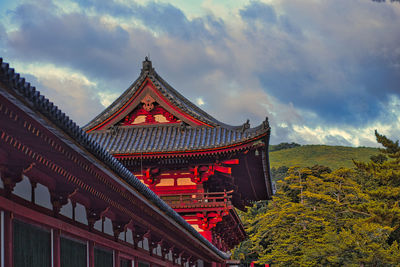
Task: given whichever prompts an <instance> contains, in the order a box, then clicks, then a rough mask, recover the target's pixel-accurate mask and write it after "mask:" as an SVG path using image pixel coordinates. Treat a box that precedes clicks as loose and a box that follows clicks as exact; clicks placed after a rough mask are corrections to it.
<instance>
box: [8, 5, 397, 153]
mask: <svg viewBox="0 0 400 267" xmlns="http://www.w3.org/2000/svg"><path fill="white" fill-rule="evenodd" d="M399 25H400V4H399V3H390V2H386V3H376V2H373V1H370V0H351V1H349V0H264V1H261V0H260V1H248V0H243V1H242V0H235V1H233V0H203V1H200V0H176V1H145V0H114V1H113V0H81V1H80V0H57V1H55V0H54V1H52V0H32V1H31V0H1V1H0V56H1V57H3V59H4V60H5V61H6V62H9V63H10V65H11V66H12V67H14V68H15V69H16V70H17V71H18V72H20V73H21V74H22V75H23V76H24V77H25V78H26V79H27V80H28V81H29V82H31V84H33V85H35V86H36V87H37V88H38V89H39V90H40V91H41V92H42V93H43V94H44V95H46V96H47V97H48V98H50V99H51V100H52V101H53V102H55V104H56V105H58V106H59V107H60V108H61V109H62V110H63V111H65V112H66V113H67V114H69V115H70V117H71V118H72V119H73V120H75V121H76V122H77V123H78V124H79V125H81V126H83V125H85V124H86V123H87V122H88V121H89V120H90V119H91V118H93V117H94V116H95V115H97V114H98V113H99V112H101V111H102V110H103V109H104V108H105V107H106V106H107V105H108V104H110V103H111V101H113V100H114V99H115V98H116V97H117V96H119V95H120V94H121V93H122V92H123V91H124V90H125V89H126V88H127V87H129V85H130V84H131V83H132V82H133V81H134V80H135V79H136V78H137V77H138V75H139V72H140V68H141V64H142V63H141V62H142V60H143V59H144V57H145V56H146V55H150V58H151V60H152V61H153V66H154V67H155V69H156V71H157V72H158V73H159V74H160V75H161V76H162V77H163V78H164V79H165V80H167V81H168V82H169V83H170V84H171V85H172V86H173V87H174V88H175V89H177V90H178V91H179V92H181V93H182V94H183V95H185V96H186V97H188V98H189V99H190V100H191V101H193V102H194V103H196V104H198V105H200V106H201V108H203V109H204V110H206V111H207V112H209V113H210V114H211V115H213V116H215V117H216V118H217V119H219V120H221V121H224V122H226V123H229V124H233V125H239V124H242V123H243V122H245V121H246V119H250V122H251V124H252V126H256V125H258V124H259V123H261V121H262V120H264V119H265V117H266V116H268V117H269V120H270V123H271V126H272V129H273V130H272V140H271V143H272V144H277V143H279V142H298V143H301V144H330V145H351V146H376V142H375V139H374V135H373V131H374V130H375V129H378V131H379V132H381V133H383V134H386V135H387V136H389V137H390V138H392V139H396V140H397V139H400V27H399Z"/></svg>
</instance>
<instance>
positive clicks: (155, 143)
mask: <svg viewBox="0 0 400 267" xmlns="http://www.w3.org/2000/svg"><path fill="white" fill-rule="evenodd" d="M267 130H269V127H268V126H267V125H265V126H263V125H261V126H259V127H257V128H253V129H248V130H242V129H232V128H225V127H219V126H218V127H213V128H211V127H207V126H202V127H191V126H179V125H168V124H166V125H158V126H153V127H149V126H147V127H146V126H126V127H118V128H113V129H111V130H105V131H94V132H90V133H89V135H90V136H91V138H92V140H93V141H95V142H97V143H98V144H100V145H101V146H102V147H103V148H105V149H106V150H107V151H108V152H110V153H112V154H124V153H142V152H167V151H185V150H191V151H193V150H199V149H201V150H204V149H213V148H214V149H215V148H218V147H226V146H230V145H234V144H238V143H243V142H246V141H249V140H251V139H254V138H257V137H258V136H261V135H262V134H263V133H265V132H266V131H267Z"/></svg>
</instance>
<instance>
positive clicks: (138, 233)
mask: <svg viewBox="0 0 400 267" xmlns="http://www.w3.org/2000/svg"><path fill="white" fill-rule="evenodd" d="M147 232H148V231H147V230H146V229H145V228H143V227H142V226H139V225H134V226H133V227H132V236H133V241H134V243H133V245H134V247H135V248H137V246H138V242H140V241H142V240H143V238H144V237H145V234H146V233H147Z"/></svg>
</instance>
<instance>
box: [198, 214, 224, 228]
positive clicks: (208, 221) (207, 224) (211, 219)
mask: <svg viewBox="0 0 400 267" xmlns="http://www.w3.org/2000/svg"><path fill="white" fill-rule="evenodd" d="M225 215H226V213H225V212H208V213H207V214H204V213H197V218H198V225H199V228H200V229H202V230H208V231H209V230H211V229H213V228H214V227H215V226H217V223H219V222H221V221H222V217H224V216H225Z"/></svg>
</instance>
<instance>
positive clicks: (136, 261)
mask: <svg viewBox="0 0 400 267" xmlns="http://www.w3.org/2000/svg"><path fill="white" fill-rule="evenodd" d="M135 267H139V259H138V257H135Z"/></svg>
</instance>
